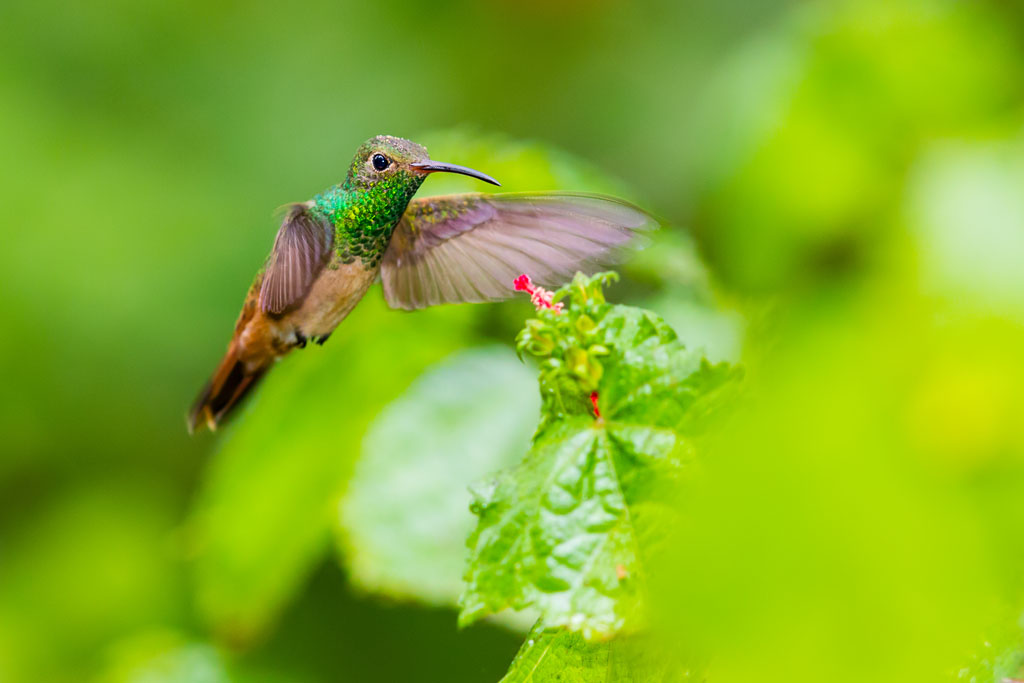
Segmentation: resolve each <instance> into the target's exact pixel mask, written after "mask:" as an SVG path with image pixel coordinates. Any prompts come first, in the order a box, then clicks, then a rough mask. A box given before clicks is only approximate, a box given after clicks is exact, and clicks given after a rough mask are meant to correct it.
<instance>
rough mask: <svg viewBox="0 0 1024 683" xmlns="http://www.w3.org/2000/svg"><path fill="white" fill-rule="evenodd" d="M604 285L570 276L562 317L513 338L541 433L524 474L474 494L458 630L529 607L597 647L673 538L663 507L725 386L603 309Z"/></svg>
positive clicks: (634, 604)
mask: <svg viewBox="0 0 1024 683" xmlns="http://www.w3.org/2000/svg"><path fill="white" fill-rule="evenodd" d="M606 279H607V278H605V277H603V276H597V277H595V278H592V279H590V278H585V277H582V276H577V278H576V279H575V280H574V281H573V283H572V285H570V286H568V287H566V288H563V290H560V292H559V295H560V296H568V297H569V298H570V299H571V300H572V306H570V307H569V308H568V309H566V311H565V313H563V314H557V313H555V312H552V311H542V312H541V314H540V315H539V317H538V318H537V319H535V320H531V321H529V322H528V323H527V326H526V328H525V329H524V331H523V333H521V334H520V337H519V348H520V350H525V351H527V352H533V353H534V355H539V356H541V357H542V358H544V359H545V360H544V361H543V362H542V364H541V378H540V382H541V393H542V396H543V400H544V404H543V405H544V408H543V415H542V419H541V427H540V429H539V430H538V432H537V435H536V436H535V438H534V443H533V446H532V448H531V449H530V451H529V453H527V456H526V458H525V459H524V460H523V462H522V463H520V464H519V465H518V466H516V467H515V468H512V469H510V470H506V471H504V472H502V473H500V474H499V475H498V476H497V478H496V480H495V481H493V482H492V483H490V484H489V485H487V486H482V487H479V488H478V490H477V491H476V496H475V500H474V503H473V511H474V512H475V513H476V514H477V516H478V517H479V522H478V524H477V527H476V529H475V531H474V532H473V534H472V535H471V536H470V538H469V542H468V543H469V546H470V548H471V551H472V554H471V559H470V563H469V566H468V569H467V572H466V582H467V586H466V589H465V591H464V593H463V595H462V598H461V600H460V604H461V606H462V612H461V614H460V623H462V624H468V623H471V622H472V621H474V620H475V619H477V618H479V617H480V616H483V615H485V614H489V613H493V612H497V611H500V610H502V609H504V608H507V607H511V608H514V609H522V608H524V607H528V606H533V607H536V608H537V609H539V610H540V611H541V614H542V616H541V622H540V623H541V624H542V625H543V626H568V627H570V628H572V629H574V630H583V631H584V632H585V633H587V634H593V633H596V634H604V635H606V634H610V633H614V632H616V631H618V630H620V629H621V628H622V627H623V626H624V625H625V624H626V623H627V622H632V621H633V620H634V619H635V618H636V617H638V616H639V610H640V609H641V603H642V597H643V596H642V590H643V585H644V582H645V574H646V569H645V562H646V559H647V556H649V555H650V554H651V553H652V552H654V551H655V550H656V549H657V545H658V542H659V540H660V538H661V536H662V534H663V533H665V531H666V529H668V528H671V527H672V525H673V523H672V518H671V516H672V513H671V512H670V510H671V505H669V504H667V503H668V501H667V500H666V496H667V494H668V493H669V489H670V487H671V485H672V484H673V482H675V481H677V480H678V479H679V478H680V477H681V476H683V474H684V472H685V467H684V465H685V462H686V461H687V460H689V459H690V458H691V457H692V454H693V448H694V439H695V438H696V437H697V436H699V434H700V433H701V431H702V429H703V428H704V426H705V425H706V423H707V421H708V419H709V416H710V415H711V414H712V413H713V412H714V410H715V409H716V408H717V406H718V405H719V404H720V403H721V401H722V400H723V399H724V398H725V397H726V396H727V395H728V393H727V389H728V388H729V387H731V386H732V385H733V379H734V378H735V376H736V372H735V371H734V370H733V369H731V368H729V367H728V366H726V365H718V366H712V365H710V364H709V363H707V362H706V361H704V360H703V359H702V358H701V357H700V355H699V354H696V353H692V352H689V351H687V350H686V349H685V348H684V347H683V346H682V345H681V344H680V343H679V342H678V340H677V339H676V337H675V333H674V332H673V331H672V330H671V329H670V328H669V327H668V326H667V325H666V324H665V323H664V321H662V320H661V319H660V318H659V317H658V316H657V315H655V314H653V313H650V312H648V311H643V310H640V309H636V308H630V307H626V306H612V305H610V304H607V303H605V301H604V297H603V295H602V294H601V291H600V283H601V282H602V281H605V280H606ZM541 338H544V339H548V340H550V342H551V343H550V344H547V345H537V344H535V343H534V342H535V341H536V340H537V339H541ZM538 349H539V351H538ZM595 368H598V369H595ZM595 377H598V378H599V379H597V380H595ZM595 390H596V391H598V393H599V399H598V404H599V406H600V409H601V412H602V417H601V418H599V419H598V418H596V417H595V415H594V414H593V413H592V412H591V410H592V408H591V404H590V392H591V391H595Z"/></svg>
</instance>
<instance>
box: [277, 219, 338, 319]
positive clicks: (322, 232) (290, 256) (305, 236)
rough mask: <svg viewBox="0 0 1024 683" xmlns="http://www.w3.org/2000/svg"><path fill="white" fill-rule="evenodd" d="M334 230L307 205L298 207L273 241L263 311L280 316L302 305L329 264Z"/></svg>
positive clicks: (282, 225) (285, 221) (282, 224)
mask: <svg viewBox="0 0 1024 683" xmlns="http://www.w3.org/2000/svg"><path fill="white" fill-rule="evenodd" d="M333 243H334V229H333V227H332V226H331V224H330V222H329V221H327V220H326V219H323V218H320V217H319V216H316V215H314V214H313V213H312V212H311V211H309V208H308V207H307V206H306V205H304V204H295V205H293V206H292V207H291V208H290V209H289V211H288V215H287V216H285V219H284V222H283V223H281V229H280V230H278V231H277V238H276V239H275V240H274V250H273V251H272V252H271V254H270V259H269V261H268V264H267V270H266V273H265V274H264V275H263V284H262V286H261V287H260V309H261V310H262V311H263V312H264V313H270V314H273V315H279V314H281V313H284V312H285V311H286V310H288V309H289V308H291V307H292V306H294V305H296V304H297V303H299V302H300V301H301V300H302V298H303V297H304V296H306V294H307V293H308V292H309V288H310V287H312V286H313V281H314V280H316V277H317V275H319V274H320V271H321V270H322V269H323V267H324V265H325V264H326V263H327V259H328V257H329V256H330V253H331V246H332V244H333Z"/></svg>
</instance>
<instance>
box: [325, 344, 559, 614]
mask: <svg viewBox="0 0 1024 683" xmlns="http://www.w3.org/2000/svg"><path fill="white" fill-rule="evenodd" d="M533 387H534V380H533V377H532V373H531V372H530V370H529V369H528V368H526V366H524V365H523V364H522V363H520V362H519V361H517V360H516V359H515V357H514V356H512V354H510V353H509V351H508V349H507V348H505V347H499V346H492V347H487V348H483V349H478V350H473V351H467V352H461V353H459V354H456V355H455V356H452V357H450V358H447V359H445V360H444V361H442V362H441V363H439V364H438V365H436V366H434V367H433V368H430V369H428V370H427V371H426V372H425V373H424V374H423V375H422V376H421V377H420V378H419V379H417V380H416V382H415V383H413V385H412V386H410V387H409V389H408V390H407V391H406V392H405V393H404V394H402V395H401V396H400V397H399V398H397V399H396V400H394V401H393V402H392V403H391V404H390V405H389V406H388V407H387V408H386V409H385V410H384V411H383V412H382V413H381V414H380V415H379V416H378V417H377V419H376V420H375V421H374V423H373V424H372V425H371V427H370V430H369V432H368V434H367V436H366V439H365V441H364V443H363V455H362V457H361V458H360V460H359V462H358V463H357V465H356V469H355V472H354V474H353V477H352V480H351V481H350V483H349V487H348V491H347V493H346V494H345V497H344V499H343V501H342V505H341V510H340V516H339V525H338V532H339V537H340V538H339V540H340V543H341V546H342V548H343V552H342V556H343V557H344V559H345V561H346V563H347V564H348V567H349V573H350V577H351V580H352V581H353V582H354V583H355V584H356V585H357V586H359V587H360V588H362V589H363V590H367V591H374V592H380V593H384V594H386V595H388V596H391V597H398V598H404V599H411V600H416V601H419V602H424V603H427V604H431V605H442V606H448V605H454V604H455V603H456V602H457V601H458V597H459V593H460V591H461V590H462V580H461V577H462V572H463V569H464V567H465V562H466V554H467V549H466V543H465V539H466V535H467V534H468V533H469V532H470V531H471V530H472V526H473V518H472V517H471V516H470V515H468V514H466V511H467V509H468V507H469V504H470V494H469V485H470V483H472V482H474V481H476V480H477V479H479V478H481V477H483V476H486V475H487V474H488V473H489V472H493V471H494V470H496V469H499V468H502V467H507V466H510V465H512V464H514V463H515V462H516V461H517V460H518V459H519V457H520V456H521V454H522V452H523V451H524V450H526V448H527V447H528V445H529V433H530V429H531V428H532V426H533V424H534V423H535V422H536V419H537V411H538V409H539V401H538V400H537V398H536V394H535V392H534V389H533Z"/></svg>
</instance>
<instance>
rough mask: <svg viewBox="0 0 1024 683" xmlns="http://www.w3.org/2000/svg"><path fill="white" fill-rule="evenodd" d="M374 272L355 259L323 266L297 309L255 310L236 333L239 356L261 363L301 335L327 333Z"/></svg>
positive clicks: (348, 310) (282, 351)
mask: <svg viewBox="0 0 1024 683" xmlns="http://www.w3.org/2000/svg"><path fill="white" fill-rule="evenodd" d="M377 271H378V269H376V268H374V269H367V268H364V267H363V265H362V264H360V263H359V262H355V263H349V264H340V265H338V267H337V268H325V269H324V270H323V272H322V273H321V274H320V277H318V278H317V280H316V282H314V283H313V287H312V288H311V289H310V291H309V294H308V295H306V298H305V299H304V300H303V302H302V305H301V306H300V307H299V308H297V309H295V310H292V311H289V312H287V313H285V314H284V315H283V316H280V317H276V316H268V315H266V314H264V313H263V312H262V311H256V313H255V315H254V316H253V317H252V318H251V319H250V320H249V321H248V322H247V323H246V324H245V327H244V329H243V330H241V333H240V334H239V336H238V339H237V341H238V344H239V349H238V350H239V358H240V359H241V360H243V361H244V362H245V363H246V364H247V365H248V366H250V368H255V367H258V366H265V364H266V362H267V361H268V360H270V359H272V358H279V357H281V356H283V355H285V354H286V353H288V352H289V351H291V349H292V348H294V347H295V346H296V345H297V344H299V342H300V341H301V339H302V338H306V339H311V338H314V337H322V336H325V335H328V334H330V333H331V332H333V331H334V328H335V327H337V326H338V324H339V323H340V322H341V321H342V320H344V319H345V316H347V315H348V314H349V313H351V312H352V309H353V308H355V307H356V304H358V303H359V301H360V300H361V299H362V298H363V296H364V295H365V294H366V290H368V289H369V288H370V285H372V284H373V281H374V279H375V278H376V277H377Z"/></svg>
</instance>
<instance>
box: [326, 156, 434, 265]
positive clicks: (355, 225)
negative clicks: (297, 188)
mask: <svg viewBox="0 0 1024 683" xmlns="http://www.w3.org/2000/svg"><path fill="white" fill-rule="evenodd" d="M422 183H423V177H422V176H420V175H414V174H412V173H408V172H406V171H398V172H396V173H395V174H393V175H390V176H387V177H383V178H375V179H373V180H372V181H370V182H368V181H367V180H366V179H365V178H360V177H359V176H356V177H355V178H353V177H352V176H351V175H350V176H349V178H348V179H347V180H346V181H345V182H344V183H340V184H338V185H335V186H334V187H331V188H329V189H327V190H324V191H323V192H321V193H320V194H318V195H317V196H315V197H313V207H312V211H314V212H316V213H318V214H320V215H321V216H324V217H325V218H327V219H328V220H329V221H331V224H333V225H334V250H335V252H336V253H337V256H338V259H337V261H336V263H352V262H354V261H355V260H356V259H360V261H361V262H362V264H363V266H364V267H366V268H376V267H378V266H379V265H380V262H381V259H382V258H383V257H384V251H385V250H386V249H387V247H388V243H389V242H390V241H391V234H392V233H393V232H394V230H395V226H396V225H398V221H399V220H401V218H402V214H403V213H405V209H406V207H407V206H408V205H409V200H411V199H412V197H413V195H415V194H416V190H418V189H419V187H420V185H421V184H422Z"/></svg>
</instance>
